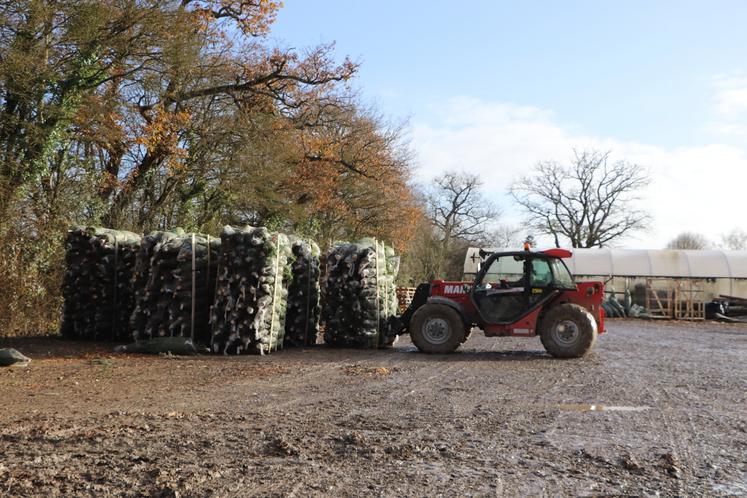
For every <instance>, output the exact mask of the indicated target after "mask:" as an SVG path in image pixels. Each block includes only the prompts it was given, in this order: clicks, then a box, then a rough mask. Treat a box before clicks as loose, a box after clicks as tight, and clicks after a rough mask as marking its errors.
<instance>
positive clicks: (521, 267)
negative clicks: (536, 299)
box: [471, 254, 531, 324]
mask: <svg viewBox="0 0 747 498" xmlns="http://www.w3.org/2000/svg"><path fill="white" fill-rule="evenodd" d="M530 269H531V257H530V255H529V254H526V255H524V254H505V255H497V256H493V257H492V258H489V259H488V261H486V264H485V265H484V266H483V269H482V270H481V271H480V273H479V274H478V278H477V280H476V281H475V285H474V286H473V288H472V293H471V297H472V301H473V303H474V305H475V308H476V309H477V312H478V313H479V315H480V317H481V318H482V319H483V321H485V322H486V323H491V324H501V323H511V322H514V321H515V320H517V319H518V318H520V317H521V316H522V315H523V314H524V313H525V312H526V310H527V309H528V308H529V298H530V292H529V290H530V287H529V286H528V285H527V283H528V282H529V280H528V279H529V271H530Z"/></svg>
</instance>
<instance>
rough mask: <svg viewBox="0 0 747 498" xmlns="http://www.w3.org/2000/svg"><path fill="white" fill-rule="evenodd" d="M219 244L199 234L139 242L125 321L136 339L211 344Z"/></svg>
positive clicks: (175, 234) (162, 236)
mask: <svg viewBox="0 0 747 498" xmlns="http://www.w3.org/2000/svg"><path fill="white" fill-rule="evenodd" d="M219 253H220V239H218V238H216V237H211V236H210V235H205V234H199V233H184V231H183V230H181V229H176V230H174V231H171V232H153V233H151V234H149V235H147V236H146V237H144V239H143V243H142V244H141V248H140V252H139V253H138V262H137V265H136V272H135V278H134V282H135V286H136V289H137V300H136V306H135V309H134V311H133V313H132V315H131V317H130V321H131V324H132V329H133V331H134V338H135V340H143V339H153V338H156V337H189V338H190V339H193V340H194V341H195V342H196V343H202V344H209V343H210V338H211V334H210V325H209V314H210V305H211V304H212V302H213V299H214V297H215V282H216V278H217V271H218V256H219Z"/></svg>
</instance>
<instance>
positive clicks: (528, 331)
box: [401, 249, 605, 358]
mask: <svg viewBox="0 0 747 498" xmlns="http://www.w3.org/2000/svg"><path fill="white" fill-rule="evenodd" d="M571 256H572V253H571V252H570V251H568V250H565V249H548V250H545V251H530V250H527V249H525V250H524V251H509V252H501V253H483V252H481V257H483V258H484V259H483V262H482V263H481V267H480V270H479V271H478V273H477V275H476V276H475V279H474V281H472V282H457V281H445V280H434V281H432V282H430V283H429V284H422V285H420V286H419V287H418V289H417V290H416V292H415V297H414V298H413V301H412V303H411V304H410V306H409V307H408V309H407V310H406V311H405V313H404V314H403V315H402V317H401V322H402V333H405V332H409V333H410V336H411V337H412V340H413V342H414V343H415V345H416V346H417V347H418V348H419V349H421V350H422V351H425V352H428V353H442V352H450V351H453V350H455V349H456V348H457V347H458V346H459V344H461V343H462V342H464V341H466V340H467V337H469V334H470V331H471V330H472V328H473V327H475V326H477V327H479V328H480V329H482V330H483V332H484V333H485V335H486V336H488V337H497V336H504V337H505V336H521V337H531V336H536V335H539V336H540V337H541V338H542V343H543V345H544V346H545V348H546V349H547V350H548V352H550V354H552V355H553V356H557V357H564V358H578V357H581V356H584V355H585V354H587V353H588V352H589V351H590V350H591V349H592V348H593V345H594V343H595V341H596V337H597V335H598V334H602V333H604V332H605V327H604V310H603V309H602V306H601V305H602V300H603V299H604V283H603V282H582V283H576V282H575V280H574V279H573V277H572V275H571V273H570V271H569V270H568V267H567V266H566V265H565V263H564V262H563V259H565V258H569V257H571Z"/></svg>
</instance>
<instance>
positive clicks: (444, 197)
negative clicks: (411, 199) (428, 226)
mask: <svg viewBox="0 0 747 498" xmlns="http://www.w3.org/2000/svg"><path fill="white" fill-rule="evenodd" d="M481 188H482V183H481V182H480V179H479V177H478V176H477V175H474V174H471V173H464V172H455V171H449V172H446V173H444V174H442V175H441V176H439V177H437V178H436V179H434V180H433V184H432V185H431V188H430V192H429V194H428V197H427V201H428V211H429V217H430V221H431V223H432V224H433V227H434V229H435V231H436V234H437V237H438V240H439V245H440V253H441V257H440V261H441V264H440V266H439V272H438V273H442V270H443V264H444V262H445V261H446V260H447V259H449V258H450V257H452V256H454V253H455V252H460V251H462V250H463V249H464V250H465V251H466V247H467V246H468V245H469V244H470V243H479V242H481V241H483V240H484V239H485V229H486V224H487V223H488V222H489V221H492V220H494V219H495V218H496V217H497V216H498V215H499V211H498V209H497V208H496V207H495V206H494V205H493V203H491V202H490V201H488V200H487V199H485V198H484V197H483V195H482V191H481ZM451 259H454V258H453V257H452V258H451ZM457 259H458V258H457Z"/></svg>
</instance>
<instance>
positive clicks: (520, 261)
mask: <svg viewBox="0 0 747 498" xmlns="http://www.w3.org/2000/svg"><path fill="white" fill-rule="evenodd" d="M524 259H525V258H524V256H500V257H498V258H495V259H494V260H493V262H492V263H491V264H490V268H488V270H487V272H486V273H485V276H484V277H483V285H485V284H492V285H495V284H500V283H501V282H505V283H507V284H508V286H509V287H523V286H524Z"/></svg>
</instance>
